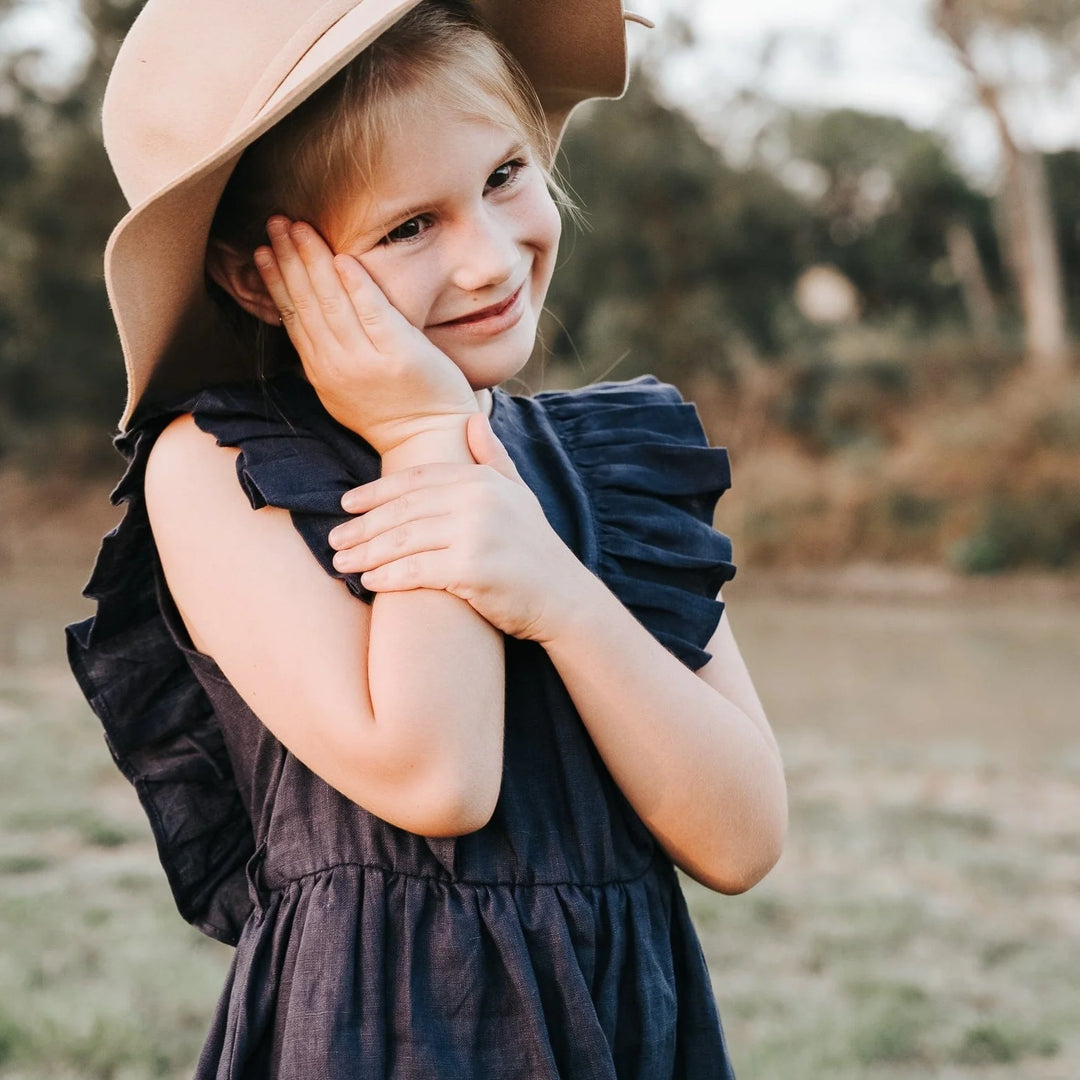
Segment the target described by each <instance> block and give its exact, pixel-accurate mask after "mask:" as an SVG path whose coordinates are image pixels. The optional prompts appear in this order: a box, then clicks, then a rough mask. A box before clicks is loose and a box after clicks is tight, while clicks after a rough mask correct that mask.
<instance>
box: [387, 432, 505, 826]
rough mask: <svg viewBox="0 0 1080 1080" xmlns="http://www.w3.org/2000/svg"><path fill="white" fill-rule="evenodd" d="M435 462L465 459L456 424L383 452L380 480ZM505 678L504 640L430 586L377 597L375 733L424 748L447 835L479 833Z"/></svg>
mask: <svg viewBox="0 0 1080 1080" xmlns="http://www.w3.org/2000/svg"><path fill="white" fill-rule="evenodd" d="M433 461H463V462H467V463H468V462H471V461H472V456H471V455H470V454H469V451H468V447H467V444H466V440H465V429H464V424H462V425H461V428H460V431H456V432H455V431H447V432H439V433H435V432H432V433H427V434H426V436H425V438H424V439H423V441H422V442H421V441H419V440H412V441H410V443H408V444H403V445H402V446H399V447H396V448H395V449H394V450H393V451H389V452H387V453H385V454H384V455H383V459H382V468H383V474H384V475H385V474H387V473H389V472H395V471H397V470H400V469H407V468H411V467H413V466H416V465H423V464H426V463H428V462H433ZM504 678H505V660H504V648H503V638H502V634H500V633H499V631H498V630H496V629H495V628H494V627H493V626H492V625H491V624H490V623H489V622H488V621H487V620H486V619H484V618H483V617H482V616H481V615H479V614H478V613H477V612H476V611H475V610H474V609H473V608H472V607H471V606H470V605H469V604H468V603H467V602H466V601H465V600H462V599H460V598H459V597H457V596H454V595H453V594H452V593H449V592H445V591H440V590H434V589H413V590H410V591H398V592H384V593H376V594H375V599H374V601H373V603H372V609H371V626H370V632H369V643H368V687H369V693H370V696H371V705H372V714H373V716H374V718H375V724H376V727H378V726H380V725H382V726H384V727H385V728H386V729H387V730H390V731H393V732H395V733H396V735H397V736H402V735H404V739H403V740H402V742H401V743H400V745H411V743H412V742H413V741H415V742H417V743H418V744H419V743H423V744H424V745H420V746H418V749H420V750H421V751H422V757H423V759H425V760H429V761H430V760H437V761H438V762H440V763H441V766H445V767H444V768H443V767H440V776H441V778H442V779H441V781H440V783H439V784H437V785H435V787H436V789H437V793H436V794H437V798H439V800H440V803H441V804H442V805H445V806H446V807H447V822H446V828H445V829H442V830H439V831H441V832H444V833H446V834H454V833H459V832H460V833H464V832H469V831H472V829H475V828H479V827H480V826H481V825H483V824H484V823H485V822H486V821H487V819H488V818H489V817H490V816H491V813H492V811H493V809H494V807H495V801H496V799H497V798H498V794H499V787H500V783H501V779H502V743H503V723H504V706H505V688H504ZM433 718H435V722H434V723H433ZM410 729H413V731H414V732H415V740H413V739H412V738H410V736H409V734H408V733H409V731H410ZM395 741H396V740H395ZM433 742H434V744H435V745H434V746H433V745H432V743H433ZM440 788H442V789H444V790H442V791H438V789H440Z"/></svg>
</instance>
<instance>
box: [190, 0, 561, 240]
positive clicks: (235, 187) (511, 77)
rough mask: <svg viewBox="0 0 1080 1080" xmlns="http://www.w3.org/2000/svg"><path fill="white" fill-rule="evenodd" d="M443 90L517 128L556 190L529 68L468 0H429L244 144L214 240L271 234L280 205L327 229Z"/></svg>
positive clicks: (460, 106)
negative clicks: (413, 118)
mask: <svg viewBox="0 0 1080 1080" xmlns="http://www.w3.org/2000/svg"><path fill="white" fill-rule="evenodd" d="M432 96H435V97H436V98H437V99H438V100H440V101H442V102H445V103H446V104H448V105H449V106H450V107H452V108H454V109H455V110H457V111H459V112H461V114H462V115H463V116H464V117H466V118H470V119H487V120H491V119H494V120H495V122H496V123H501V124H505V125H506V126H507V127H510V128H512V129H516V130H517V131H518V132H519V133H520V135H521V136H522V138H523V139H524V140H525V141H526V143H527V144H528V145H529V146H530V148H531V149H532V151H533V153H534V154H535V155H536V157H537V162H538V164H539V165H540V167H541V168H542V169H543V170H544V174H545V176H546V177H547V179H548V183H549V186H550V187H551V189H552V193H553V195H554V196H555V198H556V200H557V201H559V202H562V203H565V202H566V201H567V200H566V198H565V196H564V195H563V192H562V190H561V188H560V187H559V185H558V183H557V182H556V180H555V179H554V177H553V175H552V171H551V164H552V157H553V140H552V138H551V135H550V133H549V131H548V128H547V124H546V121H545V118H544V112H543V109H542V108H541V105H540V102H539V100H538V98H537V96H536V91H535V90H534V89H533V86H532V84H531V82H530V81H529V79H528V77H527V76H526V75H525V74H524V72H523V71H522V70H521V68H520V67H519V66H518V64H517V62H516V60H515V59H514V57H513V56H512V55H511V54H510V53H509V52H508V51H507V50H506V49H505V48H504V47H503V46H502V45H501V44H500V43H499V42H498V41H497V40H496V39H495V38H494V37H493V36H492V35H491V33H490V32H489V31H488V30H487V29H486V28H485V27H484V26H483V24H482V23H481V22H480V21H479V20H478V19H477V17H476V16H475V15H474V14H473V13H472V11H471V8H470V7H469V5H468V4H467V3H465V2H463V0H422V2H421V3H420V4H418V5H417V6H416V7H415V8H413V9H412V10H411V11H409V12H408V13H407V14H405V15H404V16H402V18H401V19H400V20H398V22H396V23H395V24H394V25H393V26H392V27H391V28H390V29H388V30H387V31H385V32H384V33H383V34H382V35H381V36H380V37H379V38H377V39H376V40H375V41H374V42H373V43H372V44H371V45H369V46H368V47H367V48H366V49H365V50H364V51H363V52H362V53H361V54H360V55H359V56H358V57H356V59H355V60H353V61H351V62H350V63H349V64H348V65H347V66H346V67H345V68H344V69H343V70H342V71H341V72H339V73H338V74H337V75H336V76H335V77H334V78H332V79H331V80H330V81H329V82H328V83H327V84H326V85H325V86H323V87H321V88H320V89H319V90H317V91H316V92H315V93H314V94H312V96H311V97H309V98H308V99H307V100H306V101H304V102H303V103H302V104H301V105H299V106H298V107H297V108H296V109H295V110H294V111H293V112H292V113H290V114H289V115H288V116H287V117H285V118H284V119H283V120H281V121H280V122H279V123H278V124H276V125H275V126H274V127H273V128H271V129H270V131H268V132H267V133H266V134H265V135H263V136H262V137H261V138H260V139H258V140H257V141H256V142H254V143H253V144H252V145H251V146H250V147H248V149H247V150H246V151H245V153H244V155H243V157H242V158H241V159H240V162H239V163H238V164H237V167H236V169H235V171H234V172H233V175H232V177H231V178H230V180H229V183H228V185H227V187H226V189H225V193H224V194H223V195H222V197H221V201H220V203H219V204H218V209H217V212H216V214H215V216H214V220H213V223H212V225H211V228H210V236H211V239H212V240H217V241H219V242H222V243H225V244H227V245H229V246H231V247H234V248H236V249H237V250H240V251H253V250H254V249H255V248H256V247H257V246H258V245H259V244H263V243H265V242H266V233H265V226H266V221H267V219H268V218H269V217H271V216H272V215H273V214H284V215H286V216H287V217H289V218H292V219H293V220H302V221H308V222H311V223H312V224H313V225H315V226H316V228H320V230H322V229H324V228H325V226H326V225H327V224H328V223H329V222H330V221H331V216H332V214H333V212H334V210H335V208H341V207H342V206H344V205H345V204H346V203H347V202H348V201H349V200H350V199H351V198H355V196H356V193H357V190H358V188H359V190H361V191H362V190H364V188H365V187H368V186H370V185H371V183H372V180H373V178H374V176H375V174H376V171H377V169H378V162H379V155H380V151H381V149H382V147H383V146H384V145H385V144H386V141H387V139H388V138H389V137H390V136H392V135H393V134H395V133H397V132H399V131H401V130H404V125H405V124H406V122H407V120H408V117H409V114H410V112H411V111H412V110H414V109H416V108H418V107H423V103H424V101H425V100H431V98H432Z"/></svg>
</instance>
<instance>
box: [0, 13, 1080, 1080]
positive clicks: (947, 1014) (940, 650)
mask: <svg viewBox="0 0 1080 1080" xmlns="http://www.w3.org/2000/svg"><path fill="white" fill-rule="evenodd" d="M140 6H141V5H140V4H139V3H137V2H134V3H132V2H126V0H81V2H76V0H24V2H19V0H0V207H2V213H0V940H2V942H3V944H2V945H0V1080H15V1078H17V1077H26V1078H30V1077H33V1078H41V1077H50V1078H53V1077H55V1078H59V1080H64V1078H73V1077H80V1078H81V1077H92V1078H103V1080H106V1078H117V1080H120V1078H136V1077H140V1078H141V1077H151V1076H164V1077H181V1076H184V1075H188V1074H189V1073H190V1068H191V1062H192V1060H193V1057H194V1055H195V1053H196V1052H197V1049H198V1046H199V1044H200V1041H201V1037H202V1034H203V1032H204V1030H205V1027H206V1023H207V1020H208V1017H209V1013H210V1010H211V1008H212V1005H213V1002H214V999H215V997H216V994H217V990H218V988H219V986H220V982H221V979H222V977H223V972H224V967H225V965H226V964H227V961H228V956H227V950H224V949H221V948H219V947H218V946H216V945H214V944H213V943H212V942H209V941H206V940H204V939H202V938H200V936H199V935H198V934H197V933H195V932H194V931H193V930H190V928H188V927H186V926H185V925H184V924H183V923H181V922H180V920H179V918H178V916H176V914H175V912H174V911H173V910H172V909H171V906H170V901H169V897H168V894H167V890H166V887H165V883H164V880H163V877H162V875H161V872H160V870H159V869H158V867H157V866H156V863H155V861H154V855H153V851H152V845H151V844H150V841H149V835H148V830H147V828H146V826H145V823H144V822H143V820H142V818H141V813H140V811H139V809H138V806H137V803H136V800H135V798H134V795H133V793H132V792H131V791H130V790H129V789H128V788H127V787H126V786H125V784H124V782H123V780H122V779H121V778H120V777H119V775H118V774H116V772H115V770H114V768H113V766H112V763H111V761H110V760H109V758H108V754H107V752H106V750H105V748H104V745H103V744H102V742H101V738H100V731H99V729H98V728H97V725H96V721H95V720H94V718H93V717H92V715H91V714H90V713H89V711H88V709H87V707H86V705H85V703H84V702H83V701H82V699H81V698H80V697H79V696H78V692H77V690H76V689H75V687H74V685H73V683H72V682H71V679H70V676H69V675H68V674H67V671H66V667H65V665H64V661H63V656H62V642H61V635H60V627H61V626H62V624H63V623H64V622H66V621H69V620H71V619H74V618H77V617H80V616H81V615H82V614H85V613H86V610H87V608H86V606H85V604H83V603H82V602H81V601H80V600H79V597H78V593H79V591H80V588H81V585H82V582H83V580H84V579H85V576H86V573H87V571H88V568H89V565H90V562H91V560H92V558H93V552H94V550H95V547H96V544H97V540H98V537H99V536H100V535H101V533H102V532H104V531H105V530H107V529H108V528H109V527H110V526H111V524H112V523H113V521H114V520H115V513H114V511H113V510H112V509H111V508H110V507H109V505H108V501H107V492H108V489H109V487H110V485H111V483H112V482H113V481H114V480H115V478H116V476H117V466H118V462H119V459H118V458H117V457H116V455H115V454H114V452H113V451H112V450H111V447H110V445H109V438H110V435H111V434H112V430H113V425H114V424H115V422H116V419H117V416H118V414H119V411H120V406H121V403H122V399H123V369H122V363H121V360H120V356H119V347H118V343H117V341H116V337H115V330H114V328H113V325H112V321H111V318H110V315H109V311H108V305H107V302H106V299H105V294H104V287H103V283H102V280H101V251H102V248H103V246H104V241H105V238H106V236H107V235H108V232H109V230H110V229H111V227H112V226H113V225H114V224H115V222H116V221H117V220H118V218H119V217H120V216H121V214H122V213H123V211H124V206H123V202H122V199H121V197H120V195H119V192H118V191H117V190H116V187H115V183H114V181H113V180H112V177H111V174H110V172H109V169H108V165H107V161H106V159H105V156H104V153H103V151H102V149H101V145H100V131H99V126H98V110H99V108H100V96H101V91H102V88H103V85H104V79H105V74H106V72H107V71H108V69H109V66H110V64H111V61H112V57H113V55H114V54H115V49H116V47H117V44H118V42H119V40H120V37H121V36H122V34H123V32H124V30H125V29H126V27H127V26H128V25H129V24H130V21H131V19H132V18H133V17H134V15H135V14H136V12H137V10H138V8H139V7H140ZM724 6H725V5H715V4H709V3H704V2H698V3H694V2H693V0H684V2H682V3H676V2H675V0H671V2H670V3H666V4H662V3H660V2H659V0H655V2H652V3H648V4H646V3H644V2H643V4H642V10H643V12H644V13H645V14H647V15H650V16H651V17H653V18H654V19H656V20H657V22H658V26H657V28H656V29H655V30H653V31H645V30H643V29H641V28H638V27H632V28H631V33H632V38H633V43H634V62H635V74H634V78H633V81H632V84H631V88H630V91H629V93H628V95H627V97H626V98H625V99H624V100H622V101H621V102H617V103H613V102H597V103H595V104H592V105H590V106H588V107H586V108H583V109H582V110H580V112H579V113H578V114H577V115H576V117H575V119H574V121H573V124H572V127H571V130H570V132H569V134H568V137H567V139H566V143H565V153H564V155H563V157H562V160H561V171H562V174H563V176H564V178H565V180H566V183H567V184H568V186H569V187H570V188H571V189H572V191H573V193H574V195H575V197H576V200H577V201H578V203H579V204H580V206H581V210H582V214H581V216H582V219H583V225H581V226H574V225H572V224H570V223H568V226H567V232H566V234H565V241H564V246H563V253H562V255H561V258H560V267H559V270H558V272H557V274H556V279H555V283H554V285H553V288H552V291H551V294H550V297H549V304H548V312H547V315H546V317H545V322H544V326H543V329H542V335H541V336H542V342H541V345H540V347H538V349H537V352H536V354H535V356H534V357H533V359H532V361H531V362H530V364H529V366H528V367H527V368H526V369H525V371H523V372H522V374H521V376H520V377H519V378H518V379H515V380H512V381H511V383H510V384H507V389H509V390H511V391H513V392H519V393H526V392H532V391H536V390H540V389H545V388H552V387H562V386H574V385H580V384H584V383H588V382H594V381H598V380H602V379H623V378H630V377H633V376H635V375H638V374H641V373H644V372H652V373H654V374H656V375H658V376H659V377H661V378H663V379H666V380H668V381H671V382H674V383H676V384H677V385H678V386H679V387H680V388H681V389H682V391H683V393H684V394H685V396H686V397H687V398H688V399H690V400H693V401H695V402H696V403H697V406H698V410H699V413H700V415H701V418H702V421H703V423H704V425H705V428H706V430H707V432H708V433H709V436H710V438H711V440H712V441H713V442H714V443H715V444H717V445H726V446H728V448H729V450H730V453H731V456H732V461H733V471H734V477H735V484H734V488H733V490H732V491H731V492H730V493H728V494H727V495H725V496H724V498H723V499H722V500H721V503H720V506H719V508H718V515H717V527H718V528H721V529H722V530H724V531H725V532H728V533H730V534H732V536H733V538H734V541H735V550H736V558H737V561H738V563H739V565H740V572H739V576H738V577H737V578H736V580H735V582H734V583H733V584H732V585H731V586H730V588H729V590H728V593H729V595H728V601H729V609H728V610H729V617H730V618H731V620H732V625H733V627H734V628H735V631H736V633H737V635H738V637H739V640H740V643H741V645H742V648H743V651H744V653H745V654H746V656H747V659H748V662H749V664H750V667H751V670H752V672H753V674H754V676H755V679H756V681H757V683H758V685H759V688H760V690H761V693H762V696H763V698H764V700H765V702H766V705H767V707H768V709H769V712H770V716H771V718H772V720H773V723H774V726H775V728H776V730H777V734H778V736H779V738H780V741H781V746H782V749H783V750H784V754H785V760H786V762H787V767H788V773H789V783H790V787H791V799H792V825H791V837H790V840H789V845H788V850H787V852H786V853H785V855H784V858H783V859H782V860H781V863H780V865H779V866H778V868H777V869H776V871H774V873H773V874H772V875H771V876H770V877H769V878H768V879H767V880H766V881H765V882H763V883H762V884H761V885H760V886H758V887H757V888H756V889H754V890H753V891H751V892H750V893H748V894H747V895H745V896H742V897H737V898H723V897H717V896H715V895H712V894H709V893H707V892H706V891H705V890H703V889H700V888H698V887H696V886H694V885H693V884H692V883H688V885H687V888H688V893H689V895H690V899H691V903H692V906H693V908H694V912H695V917H696V919H697V922H698V926H699V928H700V929H701V932H702V936H703V939H704V942H705V946H706V951H707V953H708V955H709V959H710V965H711V969H712V971H713V975H714V980H715V983H716V988H717V993H718V996H719V999H720V1003H721V1008H722V1010H723V1013H724V1016H725V1021H726V1025H727V1029H728V1035H729V1040H730V1042H731V1046H732V1052H733V1055H734V1058H735V1061H736V1064H737V1066H738V1069H739V1075H740V1077H743V1078H745V1080H755V1078H761V1080H788V1078H791V1080H802V1078H807V1080H810V1078H817V1077H822V1076H829V1077H836V1078H847V1077H851V1078H855V1077H875V1078H878V1077H880V1078H891V1080H898V1078H907V1077H926V1076H936V1077H963V1078H969V1077H971V1078H974V1077H980V1078H981V1077H988V1078H989V1077H1006V1076H1008V1077H1018V1076H1022V1077H1025V1078H1030V1080H1040V1078H1051V1077H1055V1078H1057V1077H1061V1078H1065V1077H1070V1078H1071V1077H1076V1076H1078V1075H1080V981H1078V980H1077V978H1076V976H1075V972H1076V971H1077V970H1078V969H1080V835H1078V830H1077V827H1076V822H1077V821H1078V820H1080V736H1078V735H1077V720H1078V719H1080V707H1078V706H1077V704H1076V703H1077V700H1078V699H1080V675H1078V674H1077V667H1078V665H1077V656H1078V647H1080V606H1078V604H1077V600H1078V598H1080V576H1078V563H1080V373H1078V368H1077V360H1078V356H1080V346H1078V339H1080V120H1077V119H1076V118H1077V116H1080V64H1078V61H1080V3H1077V0H904V2H903V3H899V2H897V3H886V2H885V0H873V2H872V0H865V2H861V3H857V4H853V3H849V2H847V0H829V2H828V3H826V2H822V3H820V4H817V5H814V15H813V16H812V17H811V16H810V15H808V14H807V13H806V11H805V10H803V9H804V8H805V7H806V6H805V5H792V4H788V3H785V0H762V2H761V3H760V4H758V5H752V6H748V7H747V8H746V10H739V11H730V12H727V13H726V14H725V13H724V11H723V8H724Z"/></svg>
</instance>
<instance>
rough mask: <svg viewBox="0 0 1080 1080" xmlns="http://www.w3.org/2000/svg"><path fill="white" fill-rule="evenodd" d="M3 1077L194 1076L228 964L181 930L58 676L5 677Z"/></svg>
mask: <svg viewBox="0 0 1080 1080" xmlns="http://www.w3.org/2000/svg"><path fill="white" fill-rule="evenodd" d="M0 703H2V705H3V706H4V707H3V708H2V709H0V826H2V828H0V935H2V937H3V941H4V945H3V950H2V960H0V1077H2V1078H3V1080H23V1078H25V1080H45V1078H48V1080H144V1078H151V1077H161V1078H166V1080H180V1078H182V1077H190V1075H191V1072H192V1069H193V1066H194V1061H195V1057H196V1055H197V1053H198V1050H199V1047H200V1046H201V1043H202V1039H203V1037H204V1034H205V1030H206V1026H207V1022H208V1019H209V1015H210V1012H211V1010H212V1008H213V1006H214V1003H215V1001H216V999H217V995H218V993H219V991H220V988H221V985H222V983H223V980H224V972H225V966H226V964H227V962H228V959H229V950H227V949H225V948H224V947H221V946H218V945H216V944H215V943H214V942H211V941H209V940H208V939H206V938H204V937H203V936H202V935H201V934H199V933H198V932H197V931H195V930H193V929H191V928H190V927H188V926H186V924H184V923H183V922H182V921H181V919H180V917H179V916H178V915H177V914H176V910H175V908H174V907H173V905H172V900H171V898H170V896H169V893H168V889H167V886H166V884H165V880H164V876H163V874H162V873H161V870H160V868H159V866H158V864H157V860H156V858H155V854H154V849H153V844H152V841H151V839H150V835H149V828H148V826H147V825H146V822H145V819H144V818H143V816H142V811H141V810H140V808H139V806H138V803H137V800H136V798H135V794H134V791H132V790H131V789H130V788H129V787H128V785H127V783H126V781H124V780H123V778H122V777H121V776H120V774H119V773H118V772H117V771H116V769H115V767H114V766H113V765H112V762H111V761H110V759H109V756H108V752H107V751H106V749H105V745H104V742H103V741H102V739H101V736H100V731H99V729H98V728H97V722H96V720H94V718H93V717H92V716H91V715H90V714H89V712H88V710H87V709H86V706H85V704H84V703H83V702H82V700H81V699H80V698H79V696H78V691H77V689H76V688H75V687H74V685H73V684H72V683H70V682H69V680H68V679H67V678H66V677H64V674H63V672H62V670H61V669H59V668H58V667H56V666H53V665H42V666H38V667H33V668H29V669H23V670H22V671H19V672H16V671H13V670H11V669H5V668H0Z"/></svg>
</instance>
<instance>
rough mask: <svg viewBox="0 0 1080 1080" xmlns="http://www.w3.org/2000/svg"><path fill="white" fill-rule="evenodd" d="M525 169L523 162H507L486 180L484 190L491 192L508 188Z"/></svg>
mask: <svg viewBox="0 0 1080 1080" xmlns="http://www.w3.org/2000/svg"><path fill="white" fill-rule="evenodd" d="M524 168H525V162H524V161H517V160H515V161H507V162H505V163H504V164H502V165H500V166H499V167H498V168H497V169H496V170H495V171H494V172H493V173H492V174H491V175H490V176H489V177H488V178H487V184H486V188H487V189H488V190H491V189H493V188H501V187H508V186H509V185H510V184H512V183H513V182H514V181H515V180H516V179H517V178H518V174H519V173H520V172H521V170H522V169H524Z"/></svg>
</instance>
